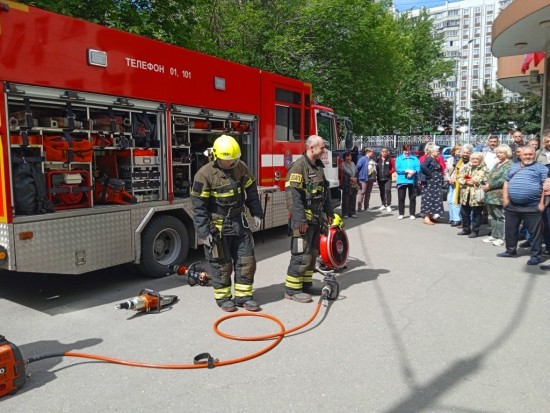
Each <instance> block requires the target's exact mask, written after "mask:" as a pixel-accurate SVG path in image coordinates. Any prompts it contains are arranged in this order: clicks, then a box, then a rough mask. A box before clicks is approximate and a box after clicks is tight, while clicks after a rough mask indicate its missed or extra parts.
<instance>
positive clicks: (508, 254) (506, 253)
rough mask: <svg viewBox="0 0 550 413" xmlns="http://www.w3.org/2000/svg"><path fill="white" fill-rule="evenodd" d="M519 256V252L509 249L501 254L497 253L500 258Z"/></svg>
mask: <svg viewBox="0 0 550 413" xmlns="http://www.w3.org/2000/svg"><path fill="white" fill-rule="evenodd" d="M517 256H518V254H517V252H509V251H504V252H501V253H500V254H497V257H500V258H516V257H517Z"/></svg>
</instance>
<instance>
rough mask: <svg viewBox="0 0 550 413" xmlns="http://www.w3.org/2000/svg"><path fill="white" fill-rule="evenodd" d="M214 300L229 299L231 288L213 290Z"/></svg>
mask: <svg viewBox="0 0 550 413" xmlns="http://www.w3.org/2000/svg"><path fill="white" fill-rule="evenodd" d="M214 298H215V299H216V300H221V299H223V298H231V287H222V288H214Z"/></svg>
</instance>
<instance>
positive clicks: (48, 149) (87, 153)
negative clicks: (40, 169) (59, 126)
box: [44, 133, 93, 163]
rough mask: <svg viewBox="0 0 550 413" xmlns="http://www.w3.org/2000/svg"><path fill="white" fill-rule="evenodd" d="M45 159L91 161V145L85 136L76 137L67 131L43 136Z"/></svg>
mask: <svg viewBox="0 0 550 413" xmlns="http://www.w3.org/2000/svg"><path fill="white" fill-rule="evenodd" d="M44 152H45V153H46V161H54V162H69V163H70V162H84V163H86V162H91V161H92V157H93V145H92V142H90V141H89V140H88V139H86V138H77V137H73V136H71V135H70V134H69V133H64V134H63V135H62V136H44Z"/></svg>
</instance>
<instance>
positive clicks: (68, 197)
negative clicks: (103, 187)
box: [46, 169, 93, 210]
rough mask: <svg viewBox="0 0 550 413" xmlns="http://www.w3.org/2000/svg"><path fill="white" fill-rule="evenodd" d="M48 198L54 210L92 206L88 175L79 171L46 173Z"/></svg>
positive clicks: (83, 171)
mask: <svg viewBox="0 0 550 413" xmlns="http://www.w3.org/2000/svg"><path fill="white" fill-rule="evenodd" d="M46 185H47V187H48V198H49V200H50V201H51V202H52V203H53V205H54V207H55V209H56V210H61V209H72V208H88V207H91V206H92V189H93V188H92V185H91V180H90V173H89V172H88V171H85V170H81V169H73V170H71V171H68V170H53V171H48V172H46Z"/></svg>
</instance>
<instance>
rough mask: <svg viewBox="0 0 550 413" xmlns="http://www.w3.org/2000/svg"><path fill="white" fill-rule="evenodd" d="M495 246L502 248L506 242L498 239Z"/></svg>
mask: <svg viewBox="0 0 550 413" xmlns="http://www.w3.org/2000/svg"><path fill="white" fill-rule="evenodd" d="M493 245H494V246H495V247H502V246H503V245H504V240H503V239H496V240H494V241H493Z"/></svg>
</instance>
